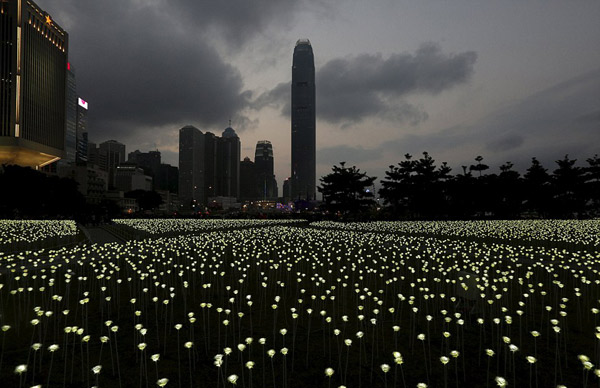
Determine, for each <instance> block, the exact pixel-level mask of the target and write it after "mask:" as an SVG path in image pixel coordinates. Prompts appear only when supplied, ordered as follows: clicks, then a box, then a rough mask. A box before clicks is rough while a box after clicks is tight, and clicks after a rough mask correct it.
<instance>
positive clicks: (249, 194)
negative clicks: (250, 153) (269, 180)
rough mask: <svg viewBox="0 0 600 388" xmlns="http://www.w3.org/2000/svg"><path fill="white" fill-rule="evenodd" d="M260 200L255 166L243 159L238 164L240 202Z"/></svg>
mask: <svg viewBox="0 0 600 388" xmlns="http://www.w3.org/2000/svg"><path fill="white" fill-rule="evenodd" d="M258 198H260V191H259V184H258V177H257V176H256V164H254V162H253V161H251V160H250V158H249V157H247V156H246V157H245V158H244V160H242V161H241V162H240V200H241V201H251V200H256V199H258Z"/></svg>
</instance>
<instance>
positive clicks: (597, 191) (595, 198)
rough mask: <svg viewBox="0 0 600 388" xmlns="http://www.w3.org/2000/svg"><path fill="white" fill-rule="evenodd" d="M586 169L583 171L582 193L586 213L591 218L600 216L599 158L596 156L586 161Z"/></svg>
mask: <svg viewBox="0 0 600 388" xmlns="http://www.w3.org/2000/svg"><path fill="white" fill-rule="evenodd" d="M586 162H587V164H588V167H585V169H584V175H583V179H584V182H585V183H584V192H585V197H586V198H587V200H588V212H589V214H590V215H592V216H596V217H598V216H600V157H599V156H598V154H596V155H594V157H593V158H588V159H587V160H586Z"/></svg>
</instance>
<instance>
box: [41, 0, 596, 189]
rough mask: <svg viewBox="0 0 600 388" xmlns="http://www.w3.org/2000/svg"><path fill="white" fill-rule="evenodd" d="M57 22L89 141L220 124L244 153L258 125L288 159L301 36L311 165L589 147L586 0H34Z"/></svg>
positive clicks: (372, 170) (378, 165)
mask: <svg viewBox="0 0 600 388" xmlns="http://www.w3.org/2000/svg"><path fill="white" fill-rule="evenodd" d="M37 3H38V4H39V5H40V7H42V8H43V9H45V10H47V11H48V12H49V13H50V14H51V15H52V16H53V18H54V20H55V21H56V22H57V23H58V24H60V25H61V26H62V27H63V28H65V29H66V30H67V31H68V32H69V39H70V46H69V58H70V61H71V63H72V65H73V66H74V67H75V69H76V77H77V88H78V93H79V94H80V95H81V97H83V98H84V99H86V100H87V101H88V102H89V106H90V110H89V132H90V138H91V140H92V141H95V142H101V141H104V140H108V139H115V140H118V141H121V142H123V143H125V144H126V145H127V152H130V151H133V150H135V149H140V150H142V151H148V150H152V149H156V148H157V149H159V150H160V151H161V152H162V155H163V161H164V162H166V163H171V164H174V165H177V164H178V156H177V155H178V130H179V128H181V127H183V126H184V125H187V124H192V125H195V126H197V127H198V128H200V129H201V130H202V131H210V132H213V133H215V134H218V135H220V134H221V132H222V131H223V129H224V128H225V127H227V125H228V120H229V119H231V120H232V126H233V127H234V129H235V130H236V131H237V133H238V135H239V136H240V139H241V142H242V158H243V157H244V156H249V157H251V158H253V157H254V147H255V145H256V142H257V141H258V140H270V141H271V142H272V143H273V147H274V153H275V173H276V175H277V179H278V182H279V187H280V190H281V186H282V183H283V179H285V178H286V177H287V176H289V171H290V115H289V105H290V98H291V97H290V91H291V87H290V80H291V62H292V53H293V49H294V45H295V43H296V40H297V39H299V38H309V39H310V41H311V43H312V46H313V51H314V55H315V66H316V72H317V75H316V83H317V176H321V175H324V174H326V173H328V172H329V171H330V170H331V166H332V165H333V164H334V163H336V164H337V163H339V162H341V161H346V162H347V163H348V164H349V165H356V166H357V167H359V168H361V170H363V171H366V172H367V173H368V174H370V175H375V176H377V177H379V178H383V177H384V173H383V172H384V171H385V170H386V169H387V167H388V166H389V165H391V164H395V163H397V162H399V161H400V160H402V159H403V155H404V154H406V153H410V154H412V155H415V156H419V155H421V153H422V152H423V151H428V152H429V153H430V154H431V155H432V156H433V157H434V159H436V160H437V161H438V162H442V161H447V162H448V163H449V165H450V166H452V167H453V168H454V170H453V173H459V172H460V171H462V169H461V168H460V166H461V165H469V164H472V163H473V158H475V157H476V156H477V155H482V156H483V157H484V163H486V164H489V165H490V166H491V167H492V169H491V171H492V172H496V171H497V170H498V169H497V167H498V166H499V165H500V164H502V163H503V162H506V161H512V162H514V163H515V166H516V168H517V169H519V170H521V171H523V170H525V169H526V168H527V167H528V166H529V163H530V160H531V157H533V156H535V157H537V158H538V159H540V160H541V161H542V162H543V164H544V165H545V166H546V167H547V168H549V169H550V170H553V169H554V166H555V165H554V160H556V159H559V158H562V157H563V156H564V155H565V154H567V153H568V154H569V155H570V156H571V157H574V158H578V159H579V161H578V163H579V164H580V165H582V164H584V160H585V159H586V158H588V157H591V156H593V155H594V154H596V153H600V46H599V43H598V42H600V23H599V22H598V20H600V2H599V1H596V0H589V1H583V0H570V1H564V0H559V1H555V0H545V1H534V0H528V1H521V0H502V1H500V0H490V1H475V0H469V1H467V0H464V1H463V0H452V1H441V0H440V1H434V0H427V1H416V0H413V1H399V0H369V1H357V0H343V1H341V0H339V1H329V0H328V1H325V0H294V1H292V0H223V1H214V0H102V1H93V0H37Z"/></svg>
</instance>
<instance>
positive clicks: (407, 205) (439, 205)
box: [319, 152, 600, 219]
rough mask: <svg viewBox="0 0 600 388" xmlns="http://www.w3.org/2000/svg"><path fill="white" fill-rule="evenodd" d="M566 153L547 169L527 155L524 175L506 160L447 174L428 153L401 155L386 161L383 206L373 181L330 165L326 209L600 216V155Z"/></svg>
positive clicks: (324, 182)
mask: <svg viewBox="0 0 600 388" xmlns="http://www.w3.org/2000/svg"><path fill="white" fill-rule="evenodd" d="M576 161H577V160H576V159H570V158H569V156H568V155H565V157H564V158H563V159H560V160H557V161H556V165H557V167H556V169H554V170H553V171H552V173H549V172H548V169H547V168H544V166H542V164H541V163H540V162H539V161H538V160H537V159H536V158H532V161H531V166H530V167H529V168H528V169H527V171H526V172H525V174H523V175H521V174H520V173H519V172H518V171H515V170H514V169H513V164H512V163H511V162H506V163H504V164H503V165H502V166H500V173H499V174H485V173H484V172H485V171H486V170H488V169H489V166H487V165H486V164H484V163H483V158H482V157H481V156H478V157H477V158H475V162H476V163H475V164H472V165H471V166H462V173H459V174H457V175H451V174H450V172H451V171H452V169H451V168H450V167H449V166H448V164H447V163H445V162H444V163H442V164H441V165H439V166H438V165H436V163H435V160H434V159H433V158H432V157H431V156H430V155H429V154H428V153H427V152H423V155H422V157H421V158H419V159H415V158H413V157H412V155H409V154H406V155H405V156H404V160H403V161H401V162H400V163H398V164H397V165H392V166H389V169H388V170H387V171H386V172H385V178H384V179H382V180H381V181H380V183H381V189H380V190H379V197H380V200H381V201H383V203H382V204H377V203H376V202H375V200H374V197H375V196H374V194H375V193H374V192H373V191H374V190H373V184H374V182H375V180H376V179H377V178H376V177H369V176H367V175H366V174H365V173H363V172H361V171H360V169H358V168H356V166H352V167H346V165H345V163H344V162H342V163H340V166H333V170H332V172H331V173H330V174H328V175H326V176H324V177H323V178H321V186H320V187H319V191H320V192H321V193H322V194H323V199H324V204H323V206H324V208H325V210H327V211H329V212H332V213H334V214H339V215H342V216H345V217H351V218H356V217H358V216H365V213H368V212H369V211H371V210H372V208H374V207H375V206H377V205H384V209H383V211H384V213H383V214H384V217H386V218H396V219H472V218H502V219H507V218H520V217H541V218H573V217H579V218H583V217H594V216H598V215H600V157H598V155H595V156H594V157H592V158H589V159H587V160H586V163H587V165H586V166H584V167H580V166H577V165H576V164H575V163H576Z"/></svg>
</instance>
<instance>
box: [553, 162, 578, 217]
mask: <svg viewBox="0 0 600 388" xmlns="http://www.w3.org/2000/svg"><path fill="white" fill-rule="evenodd" d="M575 162H577V159H569V155H565V157H564V158H563V159H560V160H557V161H556V164H557V165H558V168H557V169H556V170H554V176H553V179H552V186H553V188H554V190H553V192H554V206H553V207H552V209H553V215H555V216H558V217H572V216H575V215H578V216H581V215H582V214H583V213H584V212H585V197H584V192H583V183H584V179H585V178H584V175H583V174H584V170H583V169H582V168H581V167H577V166H575Z"/></svg>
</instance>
